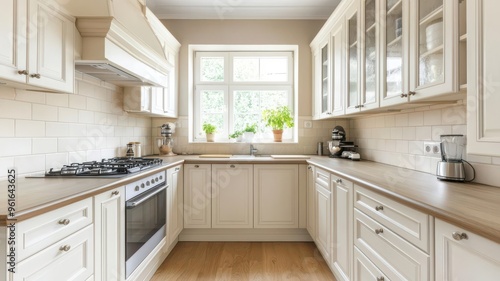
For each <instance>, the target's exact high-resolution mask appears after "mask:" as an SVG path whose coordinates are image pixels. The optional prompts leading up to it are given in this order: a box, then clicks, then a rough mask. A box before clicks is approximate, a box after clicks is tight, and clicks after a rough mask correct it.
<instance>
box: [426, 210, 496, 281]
mask: <svg viewBox="0 0 500 281" xmlns="http://www.w3.org/2000/svg"><path fill="white" fill-rule="evenodd" d="M435 239H436V240H435V247H436V252H435V255H436V281H469V280H482V281H490V280H491V281H493V280H500V244H498V243H495V242H493V241H490V240H488V239H486V238H483V237H481V236H479V235H476V234H474V233H471V232H469V231H466V230H464V229H462V228H459V227H456V226H454V225H452V224H449V223H447V222H444V221H442V220H439V219H436V227H435Z"/></svg>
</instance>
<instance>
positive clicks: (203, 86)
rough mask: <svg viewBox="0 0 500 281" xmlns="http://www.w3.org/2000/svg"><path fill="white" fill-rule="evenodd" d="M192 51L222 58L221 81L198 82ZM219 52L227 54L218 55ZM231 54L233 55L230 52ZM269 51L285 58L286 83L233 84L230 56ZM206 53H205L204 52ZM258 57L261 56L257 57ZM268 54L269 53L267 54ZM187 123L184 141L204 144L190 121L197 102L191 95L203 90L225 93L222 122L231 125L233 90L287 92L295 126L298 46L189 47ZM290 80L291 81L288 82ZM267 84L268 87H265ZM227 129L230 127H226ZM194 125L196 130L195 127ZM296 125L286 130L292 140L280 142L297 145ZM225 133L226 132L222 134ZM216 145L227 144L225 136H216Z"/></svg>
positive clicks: (197, 108) (194, 117) (196, 117)
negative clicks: (187, 132) (286, 66)
mask: <svg viewBox="0 0 500 281" xmlns="http://www.w3.org/2000/svg"><path fill="white" fill-rule="evenodd" d="M196 52H204V53H205V54H207V52H213V55H216V56H224V58H225V60H224V61H225V65H224V70H225V73H224V82H201V81H199V79H200V78H199V75H195V69H198V70H199V60H197V59H196V58H195V54H196ZM221 52H228V53H225V54H221ZM232 52H234V53H232ZM265 52H272V53H273V54H274V55H280V56H283V55H289V62H290V65H289V67H288V75H289V76H288V81H286V82H260V81H259V82H239V81H237V82H234V81H233V73H232V69H231V67H232V58H233V57H234V56H255V55H259V54H258V53H265ZM208 54H209V53H208ZM260 55H262V54H260ZM269 55H271V54H269ZM188 66H189V67H188V83H189V84H188V114H189V115H188V116H189V118H188V124H189V135H188V140H189V142H190V143H193V142H194V143H199V142H205V141H206V140H205V137H204V136H197V135H196V133H195V132H199V130H200V129H201V128H200V127H201V124H198V123H199V122H194V121H195V120H199V118H200V115H199V113H200V105H199V100H198V99H196V98H195V95H199V94H200V92H201V91H202V90H207V89H224V91H225V98H226V99H225V102H226V108H227V112H225V120H227V122H228V123H230V122H231V120H232V118H229V116H232V114H233V112H232V110H233V108H232V102H233V101H232V96H233V95H232V92H233V91H235V90H245V89H250V88H251V89H254V90H259V89H262V90H266V89H270V88H273V89H277V90H280V89H283V90H287V91H289V93H291V95H292V97H291V99H289V105H288V106H289V107H290V108H291V109H292V112H293V114H294V120H295V124H297V122H298V93H297V88H298V87H297V85H298V80H297V79H298V46H297V45H189V46H188ZM290 81H291V82H290ZM268 84H271V85H269V86H266V85H268ZM227 125H228V126H227V127H228V128H230V127H231V125H232V124H227ZM195 126H196V128H195ZM297 127H298V126H297V125H295V126H294V128H291V129H287V130H288V133H291V135H292V138H291V139H289V140H286V141H285V142H284V143H287V142H288V143H298V129H297ZM225 133H229V132H225ZM216 141H217V143H221V142H222V143H225V142H230V140H229V139H228V138H227V134H226V136H220V135H219V137H218V138H217V140H216ZM263 142H265V143H268V142H270V143H272V139H269V140H267V139H266V140H264V141H263Z"/></svg>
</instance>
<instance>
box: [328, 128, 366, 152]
mask: <svg viewBox="0 0 500 281" xmlns="http://www.w3.org/2000/svg"><path fill="white" fill-rule="evenodd" d="M345 139H346V133H345V130H344V128H343V127H342V126H335V128H333V130H332V140H331V141H329V142H328V150H329V151H330V155H329V157H331V158H346V159H351V160H360V158H361V157H360V155H359V153H357V152H356V148H357V147H358V146H357V145H355V144H354V142H351V141H346V140H345Z"/></svg>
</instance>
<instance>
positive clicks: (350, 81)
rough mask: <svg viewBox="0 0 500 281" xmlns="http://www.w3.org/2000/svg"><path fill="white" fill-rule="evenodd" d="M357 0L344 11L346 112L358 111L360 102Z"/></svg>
mask: <svg viewBox="0 0 500 281" xmlns="http://www.w3.org/2000/svg"><path fill="white" fill-rule="evenodd" d="M358 18H359V2H358V1H354V2H353V4H352V5H351V6H350V7H349V8H348V9H347V11H346V42H347V71H346V74H347V79H346V80H347V89H346V94H347V100H346V102H347V104H346V113H352V112H357V111H359V108H360V105H361V102H360V98H359V93H360V87H359V81H360V73H359V69H360V67H359V62H360V61H359V47H360V40H359V38H358V37H359V36H358V25H359V20H358Z"/></svg>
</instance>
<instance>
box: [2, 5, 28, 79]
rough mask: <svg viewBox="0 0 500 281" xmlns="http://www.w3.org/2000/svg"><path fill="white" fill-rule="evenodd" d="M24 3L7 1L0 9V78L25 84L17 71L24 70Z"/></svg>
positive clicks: (25, 46)
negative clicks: (0, 28) (0, 37)
mask: <svg viewBox="0 0 500 281" xmlns="http://www.w3.org/2000/svg"><path fill="white" fill-rule="evenodd" d="M26 14H27V6H26V1H16V0H7V1H3V2H2V9H0V26H1V27H2V37H3V40H2V43H1V44H0V77H4V78H6V79H9V80H12V81H16V82H26V76H24V75H22V74H19V73H18V71H22V70H26V48H27V42H26V38H27V37H26V31H27V26H26Z"/></svg>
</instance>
